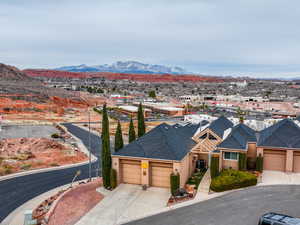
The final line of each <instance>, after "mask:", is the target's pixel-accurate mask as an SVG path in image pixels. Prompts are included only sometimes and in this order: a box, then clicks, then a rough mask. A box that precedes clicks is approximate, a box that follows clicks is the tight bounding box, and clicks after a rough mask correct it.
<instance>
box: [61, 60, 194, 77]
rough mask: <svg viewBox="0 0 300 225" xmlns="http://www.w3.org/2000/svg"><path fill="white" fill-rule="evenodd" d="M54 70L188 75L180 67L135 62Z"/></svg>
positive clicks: (65, 67)
mask: <svg viewBox="0 0 300 225" xmlns="http://www.w3.org/2000/svg"><path fill="white" fill-rule="evenodd" d="M55 70H61V71H69V72H115V73H156V74H162V73H170V74H185V73H188V72H187V71H186V70H184V69H182V68H181V67H178V66H175V67H168V66H163V65H153V64H145V63H140V62H137V61H118V62H116V63H113V64H111V65H109V64H104V65H98V66H88V65H85V64H82V65H78V66H64V67H60V68H56V69H55Z"/></svg>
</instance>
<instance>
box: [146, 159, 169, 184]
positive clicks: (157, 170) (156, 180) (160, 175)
mask: <svg viewBox="0 0 300 225" xmlns="http://www.w3.org/2000/svg"><path fill="white" fill-rule="evenodd" d="M172 171H173V166H172V164H167V163H151V181H150V183H151V186H154V187H170V174H171V173H172Z"/></svg>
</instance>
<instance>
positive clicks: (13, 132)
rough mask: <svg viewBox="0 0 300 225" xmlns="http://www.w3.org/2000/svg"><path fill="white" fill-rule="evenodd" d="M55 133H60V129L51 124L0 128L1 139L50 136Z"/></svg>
mask: <svg viewBox="0 0 300 225" xmlns="http://www.w3.org/2000/svg"><path fill="white" fill-rule="evenodd" d="M53 133H59V130H58V129H56V128H55V127H54V126H49V125H8V126H3V127H2V129H1V130H0V139H6V138H42V137H44V138H50V137H51V134H53Z"/></svg>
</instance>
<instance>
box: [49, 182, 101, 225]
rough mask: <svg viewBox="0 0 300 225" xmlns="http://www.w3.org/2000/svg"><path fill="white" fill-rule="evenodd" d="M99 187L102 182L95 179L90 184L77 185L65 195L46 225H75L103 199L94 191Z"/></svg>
mask: <svg viewBox="0 0 300 225" xmlns="http://www.w3.org/2000/svg"><path fill="white" fill-rule="evenodd" d="M101 185H102V180H101V179H97V180H94V181H92V182H91V183H87V184H81V185H78V186H77V187H75V188H74V189H73V190H71V191H70V192H68V193H66V194H65V195H64V196H63V197H62V198H61V200H60V201H59V202H58V204H57V205H56V208H55V210H54V212H53V214H52V216H51V217H50V219H49V223H48V224H49V225H58V224H59V225H73V224H75V223H76V222H77V221H78V220H79V219H80V218H81V217H82V216H84V215H85V214H86V213H87V212H88V211H90V210H91V209H92V208H93V207H94V206H95V205H96V204H98V203H99V202H100V201H101V200H102V199H103V197H104V196H103V195H101V194H100V193H98V192H97V191H96V188H98V187H100V186H101ZM70 206H72V207H70Z"/></svg>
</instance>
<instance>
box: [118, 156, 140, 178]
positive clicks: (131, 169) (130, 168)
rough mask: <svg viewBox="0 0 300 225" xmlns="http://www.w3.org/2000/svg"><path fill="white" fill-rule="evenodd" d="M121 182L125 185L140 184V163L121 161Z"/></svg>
mask: <svg viewBox="0 0 300 225" xmlns="http://www.w3.org/2000/svg"><path fill="white" fill-rule="evenodd" d="M121 171H122V182H123V183H127V184H141V163H140V161H129V160H123V161H121Z"/></svg>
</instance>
